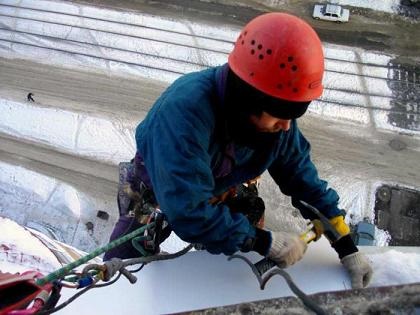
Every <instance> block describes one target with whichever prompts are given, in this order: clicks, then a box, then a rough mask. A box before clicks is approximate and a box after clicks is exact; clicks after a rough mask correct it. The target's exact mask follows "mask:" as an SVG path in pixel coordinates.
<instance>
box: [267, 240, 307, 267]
mask: <svg viewBox="0 0 420 315" xmlns="http://www.w3.org/2000/svg"><path fill="white" fill-rule="evenodd" d="M271 238H272V241H271V247H270V250H269V252H268V255H267V257H268V258H270V259H271V260H272V261H274V262H275V263H276V264H277V265H278V266H279V267H280V268H287V267H290V266H291V265H293V264H294V263H296V262H297V261H299V260H300V259H301V258H302V257H303V254H304V253H305V251H306V248H307V245H306V243H305V242H304V241H302V240H301V239H300V237H299V235H295V234H291V233H286V232H271Z"/></svg>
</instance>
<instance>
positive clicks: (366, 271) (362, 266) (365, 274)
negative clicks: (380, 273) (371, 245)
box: [341, 252, 373, 289]
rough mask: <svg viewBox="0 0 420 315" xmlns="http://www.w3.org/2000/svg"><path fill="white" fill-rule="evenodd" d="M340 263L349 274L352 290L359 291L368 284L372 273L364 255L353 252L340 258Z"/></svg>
mask: <svg viewBox="0 0 420 315" xmlns="http://www.w3.org/2000/svg"><path fill="white" fill-rule="evenodd" d="M341 263H342V264H343V266H344V267H345V268H346V269H347V271H348V273H349V274H350V278H351V286H352V288H353V289H361V288H364V287H366V286H367V285H368V284H369V282H370V279H371V278H372V274H373V271H372V268H371V267H370V265H369V262H368V260H367V259H366V257H365V255H363V254H362V253H360V252H355V253H353V254H350V255H347V256H345V257H343V258H341Z"/></svg>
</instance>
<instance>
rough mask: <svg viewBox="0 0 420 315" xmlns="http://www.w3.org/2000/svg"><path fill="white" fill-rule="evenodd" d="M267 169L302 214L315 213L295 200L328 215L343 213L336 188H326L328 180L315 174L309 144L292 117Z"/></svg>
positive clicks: (312, 216) (329, 216)
mask: <svg viewBox="0 0 420 315" xmlns="http://www.w3.org/2000/svg"><path fill="white" fill-rule="evenodd" d="M268 170H269V173H270V175H271V176H272V177H273V179H274V181H275V182H276V183H277V184H278V185H279V187H280V190H281V191H282V192H283V193H284V194H286V195H288V196H291V198H292V204H293V206H294V207H296V208H298V209H299V210H300V212H301V213H302V215H303V217H304V218H306V219H314V218H315V217H314V215H313V214H312V213H311V212H310V211H308V210H306V209H305V208H304V207H303V206H302V205H301V204H300V203H299V200H304V201H306V202H307V203H309V204H311V205H313V206H314V207H316V208H318V209H319V210H320V211H321V212H322V213H323V214H324V215H325V216H326V217H328V218H332V217H335V216H338V215H344V214H345V212H344V211H342V210H340V209H338V200H339V196H338V194H337V192H336V191H335V190H333V189H331V188H328V183H327V182H326V181H324V180H321V179H320V178H319V177H318V172H317V170H316V168H315V165H314V164H313V163H312V161H311V158H310V144H309V142H308V141H307V140H306V139H305V137H304V136H303V135H302V133H301V132H300V130H299V128H298V126H297V123H296V121H293V122H292V125H291V128H290V129H289V131H288V132H287V135H286V137H285V139H284V141H283V143H282V144H281V145H280V150H279V152H278V155H277V158H276V159H275V161H274V163H273V164H272V165H271V166H270V167H269V169H268Z"/></svg>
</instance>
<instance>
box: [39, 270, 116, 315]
mask: <svg viewBox="0 0 420 315" xmlns="http://www.w3.org/2000/svg"><path fill="white" fill-rule="evenodd" d="M121 275H122V273H121V272H120V273H118V275H117V276H116V277H115V279H114V280H112V281H109V282H107V283H103V284H93V285H91V286H89V287H86V288H84V289H83V290H82V291H80V292H77V293H76V294H74V295H73V296H72V297H70V298H69V299H68V300H67V301H65V302H64V303H61V304H60V305H59V306H57V307H54V308H52V309H49V310H42V311H40V312H38V313H35V314H36V315H47V314H52V313H55V312H58V311H59V310H61V309H63V308H64V307H66V306H67V305H69V304H70V303H72V302H73V301H74V300H76V299H77V298H78V297H80V296H81V295H82V294H84V293H86V292H87V291H89V290H90V289H94V288H103V287H106V286H109V285H111V284H113V283H115V282H116V281H117V280H118V279H119V278H120V277H121Z"/></svg>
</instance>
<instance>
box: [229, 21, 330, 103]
mask: <svg viewBox="0 0 420 315" xmlns="http://www.w3.org/2000/svg"><path fill="white" fill-rule="evenodd" d="M229 66H230V68H231V69H232V71H233V72H234V73H235V74H236V75H237V76H238V77H240V78H241V79H242V80H244V81H245V82H247V83H248V84H250V85H251V86H253V87H255V88H256V89H258V90H260V91H262V92H264V93H265V94H268V95H270V96H273V97H276V98H280V99H283V100H288V101H294V102H307V101H311V100H314V99H316V98H318V97H319V96H321V94H322V90H323V86H322V76H323V73H324V54H323V51H322V44H321V41H320V39H319V37H318V35H317V34H316V33H315V31H314V30H313V29H312V27H311V26H310V25H309V24H307V23H306V22H305V21H303V20H302V19H300V18H298V17H295V16H293V15H289V14H285V13H267V14H263V15H260V16H258V17H256V18H255V19H253V20H252V21H251V22H249V23H248V24H247V25H246V26H245V27H244V29H243V30H242V32H241V34H240V35H239V37H238V39H237V41H236V43H235V47H234V49H233V51H232V52H231V54H230V55H229Z"/></svg>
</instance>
